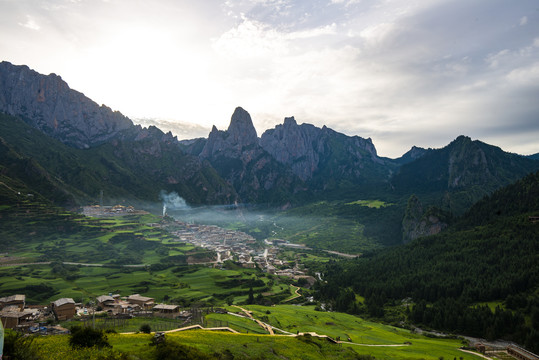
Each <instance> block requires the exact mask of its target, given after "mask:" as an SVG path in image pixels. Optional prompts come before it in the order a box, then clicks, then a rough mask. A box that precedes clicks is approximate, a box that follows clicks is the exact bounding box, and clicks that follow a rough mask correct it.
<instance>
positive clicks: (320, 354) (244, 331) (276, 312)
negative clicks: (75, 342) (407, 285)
mask: <svg viewBox="0 0 539 360" xmlns="http://www.w3.org/2000/svg"><path fill="white" fill-rule="evenodd" d="M246 308H248V309H249V310H250V311H252V312H253V315H254V317H255V318H259V319H264V316H267V319H268V320H269V322H270V323H271V324H272V325H275V324H280V325H281V326H282V327H284V328H288V330H295V329H297V330H298V331H299V332H307V331H313V332H314V331H316V332H317V333H318V334H324V335H330V336H335V337H336V336H341V340H343V341H347V338H348V337H349V338H351V340H352V343H341V344H335V343H332V342H330V341H328V340H327V339H324V338H318V337H316V336H311V335H304V336H298V337H296V336H289V335H274V336H272V335H265V334H263V331H262V328H261V327H258V328H257V327H256V325H255V323H254V322H253V321H252V320H249V319H244V318H239V317H236V316H233V315H222V314H221V315H219V314H211V315H208V316H207V319H206V322H207V323H208V324H209V325H210V326H211V325H223V326H229V327H231V328H233V329H234V330H237V331H239V332H240V333H239V334H233V333H230V332H226V331H207V330H189V331H181V332H174V333H167V334H166V335H165V336H166V341H167V342H174V343H178V344H182V345H185V346H189V347H192V348H196V349H198V350H199V351H200V352H202V353H204V354H206V355H207V356H209V357H210V358H216V359H232V358H234V359H362V358H363V359H372V357H369V356H373V357H374V358H376V359H418V360H419V359H442V358H443V359H454V358H457V359H480V357H479V356H476V355H473V354H469V353H465V352H462V351H460V350H459V347H461V346H462V342H461V341H460V340H456V339H438V338H427V337H424V336H422V335H418V334H412V333H410V331H408V330H404V329H399V328H395V327H392V326H387V325H381V324H377V323H372V322H369V321H365V320H363V319H361V318H358V317H355V316H352V315H346V314H341V313H325V312H316V311H315V310H314V309H313V308H312V307H298V306H291V305H290V306H289V305H278V306H274V307H262V306H247V307H246ZM232 309H236V308H233V307H231V308H230V310H232ZM237 310H238V311H239V309H237ZM268 311H269V312H270V314H268V313H267V312H268ZM209 319H211V320H209ZM138 324H139V323H137V325H138ZM343 337H345V338H344V339H343ZM151 338H152V335H147V334H109V335H108V340H109V342H110V344H111V345H112V346H113V348H112V349H105V350H97V349H89V350H72V349H70V348H69V346H68V344H67V339H68V337H67V336H63V335H57V336H48V337H42V338H38V339H37V340H36V343H37V344H38V345H39V346H40V351H42V352H44V353H48V354H49V355H48V356H47V359H65V360H69V359H77V358H88V359H98V358H105V355H107V356H112V355H113V354H115V356H117V358H120V353H122V354H123V356H125V355H127V356H129V358H133V359H152V358H155V357H154V356H155V355H154V352H155V347H153V346H150V341H151ZM53 349H54V351H53ZM111 358H115V357H111Z"/></svg>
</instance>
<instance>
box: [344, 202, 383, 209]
mask: <svg viewBox="0 0 539 360" xmlns="http://www.w3.org/2000/svg"><path fill="white" fill-rule="evenodd" d="M345 205H361V206H366V207H369V208H375V209H379V208H381V207H385V206H391V205H393V204H391V203H386V202H384V201H381V200H356V201H352V202H349V203H346V204H345Z"/></svg>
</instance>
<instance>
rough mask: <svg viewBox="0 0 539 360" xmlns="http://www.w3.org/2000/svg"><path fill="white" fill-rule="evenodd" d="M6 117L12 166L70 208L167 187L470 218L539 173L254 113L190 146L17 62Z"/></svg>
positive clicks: (4, 95) (509, 158)
mask: <svg viewBox="0 0 539 360" xmlns="http://www.w3.org/2000/svg"><path fill="white" fill-rule="evenodd" d="M0 112H2V113H4V114H5V115H3V116H2V132H1V134H0V137H1V139H0V140H1V142H2V146H4V148H3V149H4V151H5V153H6V154H7V153H9V154H10V156H9V157H2V160H1V165H2V166H3V167H4V168H5V169H12V170H13V169H15V168H17V166H19V168H20V166H21V165H20V161H22V159H25V161H29V163H32V164H33V165H32V166H33V167H34V168H36V169H40V170H39V172H40V173H41V174H42V175H43V179H48V180H47V181H46V182H48V183H49V184H48V186H45V187H42V188H41V189H42V191H43V194H42V195H43V196H46V197H50V198H51V199H52V200H55V201H57V202H60V203H62V202H63V203H70V204H73V203H85V202H88V201H90V200H92V199H94V200H95V199H96V198H97V196H98V194H99V193H100V191H101V190H103V191H104V193H105V196H106V197H108V198H121V199H125V201H129V199H134V200H154V201H156V200H158V194H159V192H160V191H161V190H166V191H175V192H177V193H178V194H179V195H180V196H182V197H184V198H185V199H186V200H187V201H188V202H189V203H191V204H212V203H234V202H237V201H240V202H250V203H268V204H273V205H279V206H287V205H293V204H295V203H302V202H306V201H311V200H315V199H317V198H327V197H328V196H331V197H334V198H346V197H350V198H357V197H365V198H368V197H373V196H389V197H393V198H405V199H407V198H408V197H409V196H410V195H411V194H413V193H416V194H417V196H418V197H419V198H420V199H421V201H422V202H425V203H426V204H434V205H436V206H439V207H441V208H443V209H445V210H448V211H452V212H456V213H461V212H463V211H464V210H465V209H467V208H468V207H469V206H471V205H472V204H473V203H474V202H475V201H477V200H479V199H480V198H481V197H482V196H484V195H486V194H489V193H491V192H492V191H494V190H496V189H497V188H499V187H501V186H504V185H507V184H509V183H511V182H514V181H516V180H517V179H519V178H521V177H523V176H524V175H526V174H527V173H530V172H532V171H535V170H537V169H539V161H536V160H534V159H535V158H536V157H528V158H526V157H523V156H519V155H515V154H510V153H506V152H504V151H502V150H501V149H499V148H497V147H495V146H491V145H488V144H484V143H482V142H479V141H472V140H471V139H469V138H467V137H464V136H461V137H459V138H457V139H456V140H455V141H453V142H452V143H451V144H449V145H448V146H446V147H444V148H442V149H428V150H426V149H422V148H418V147H412V148H411V150H410V151H408V152H407V153H406V154H404V155H403V156H402V157H401V158H398V159H388V158H383V157H379V156H378V155H377V152H376V148H375V146H374V144H373V142H372V140H371V139H364V138H361V137H359V136H347V135H344V134H341V133H338V132H336V131H334V130H331V129H329V128H327V127H325V126H324V127H322V128H318V127H315V126H313V125H310V124H301V125H298V124H297V122H296V120H295V119H294V118H293V117H291V118H286V119H285V120H284V123H283V124H282V125H277V126H276V127H275V128H274V129H270V130H267V131H265V132H264V133H263V134H262V135H261V136H260V137H258V135H257V133H256V129H255V128H254V126H253V123H252V120H251V117H250V115H249V114H248V113H247V111H245V110H244V109H242V108H237V109H236V110H235V111H234V113H233V115H232V117H231V122H230V125H229V127H228V129H227V130H218V129H217V128H216V127H213V129H212V130H211V132H210V133H209V136H208V138H198V139H193V140H182V141H178V140H177V138H176V137H174V136H173V135H172V134H171V133H170V132H169V133H166V134H165V133H163V131H161V130H160V129H158V128H156V127H155V126H149V127H148V128H143V127H141V126H140V125H134V124H133V122H132V121H131V120H130V119H128V118H127V117H125V116H123V115H122V114H121V113H119V112H114V111H112V110H111V109H109V108H108V107H106V106H98V105H97V104H96V103H95V102H93V101H92V100H90V99H88V98H87V97H85V96H84V95H83V94H82V93H79V92H77V91H75V90H72V89H70V88H69V86H68V85H67V84H66V83H65V82H64V81H63V80H62V79H61V77H60V76H57V75H55V74H51V75H48V76H45V75H42V74H39V73H37V72H35V71H33V70H31V69H29V68H28V67H27V66H16V65H13V64H10V63H8V62H5V61H4V62H2V63H0ZM34 129H35V130H34ZM36 130H37V131H36ZM8 158H9V159H12V162H8V161H7V159H8ZM13 159H18V160H16V161H15V160H13ZM13 161H15V162H13ZM15 163H19V165H15ZM9 173H10V174H12V176H14V177H17V180H18V181H23V182H27V183H29V181H30V178H32V176H27V177H26V178H25V177H24V176H23V174H22V173H21V171H20V170H18V171H15V170H13V171H11V170H10V172H9ZM34 181H35V179H34ZM43 181H45V180H43ZM34 186H35V185H34ZM46 189H49V190H46ZM52 189H54V191H53V190H52ZM53 194H56V195H53ZM58 194H64V195H65V196H64V195H62V196H59V195H58Z"/></svg>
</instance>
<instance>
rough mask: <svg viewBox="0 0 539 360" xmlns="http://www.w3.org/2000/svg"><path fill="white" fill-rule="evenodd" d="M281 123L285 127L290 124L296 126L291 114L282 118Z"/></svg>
mask: <svg viewBox="0 0 539 360" xmlns="http://www.w3.org/2000/svg"><path fill="white" fill-rule="evenodd" d="M283 125H284V126H285V127H290V126H297V125H298V123H297V122H296V119H294V117H293V116H291V117H286V118H284V123H283Z"/></svg>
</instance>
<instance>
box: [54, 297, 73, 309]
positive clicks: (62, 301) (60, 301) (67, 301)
mask: <svg viewBox="0 0 539 360" xmlns="http://www.w3.org/2000/svg"><path fill="white" fill-rule="evenodd" d="M65 304H73V305H75V300H73V299H72V298H61V299H58V300H56V301H54V302H53V305H54V306H55V307H59V306H62V305H65Z"/></svg>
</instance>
